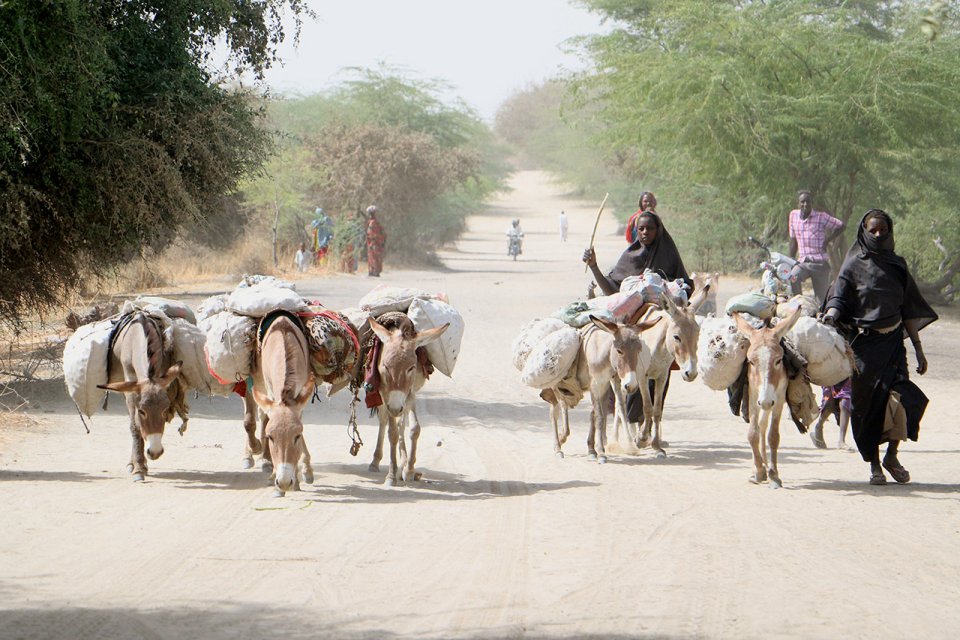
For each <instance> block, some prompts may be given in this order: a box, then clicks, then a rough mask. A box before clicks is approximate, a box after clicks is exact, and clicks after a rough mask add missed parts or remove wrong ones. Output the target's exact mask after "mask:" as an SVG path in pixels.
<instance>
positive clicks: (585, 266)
mask: <svg viewBox="0 0 960 640" xmlns="http://www.w3.org/2000/svg"><path fill="white" fill-rule="evenodd" d="M609 197H610V194H609V193H607V194H606V195H605V196H603V202H601V203H600V208H599V209H598V210H597V220H596V222H594V223H593V233H592V234H591V235H590V247H589V248H590V249H593V241H594V239H595V238H596V237H597V227H599V226H600V214H601V213H603V207H604V206H605V205H606V204H607V198H609ZM589 268H590V267H589V265H586V264H585V265H583V272H584V273H586V272H587V269H589Z"/></svg>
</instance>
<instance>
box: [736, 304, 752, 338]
mask: <svg viewBox="0 0 960 640" xmlns="http://www.w3.org/2000/svg"><path fill="white" fill-rule="evenodd" d="M733 321H734V322H736V323H737V331H739V332H740V333H742V334H743V336H744V337H745V338H747V339H749V338H750V336H752V335H753V334H754V333H755V332H756V329H754V328H753V326H751V325H750V323H749V322H747V321H746V320H745V319H744V318H743V317H742V316H741V315H740V313H739V312H737V311H734V312H733Z"/></svg>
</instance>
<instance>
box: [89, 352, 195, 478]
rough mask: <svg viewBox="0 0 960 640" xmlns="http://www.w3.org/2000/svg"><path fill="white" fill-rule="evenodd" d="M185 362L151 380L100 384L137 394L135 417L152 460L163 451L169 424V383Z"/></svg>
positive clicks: (114, 389)
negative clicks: (165, 430) (164, 429)
mask: <svg viewBox="0 0 960 640" xmlns="http://www.w3.org/2000/svg"><path fill="white" fill-rule="evenodd" d="M182 364H183V363H182V362H177V363H176V364H174V365H173V366H172V367H170V368H169V369H167V371H166V372H165V373H164V374H163V375H162V376H157V377H153V378H150V379H149V380H124V381H123V382H111V383H109V384H100V385H97V387H99V388H100V389H107V390H108V391H116V392H118V393H133V394H136V396H135V397H136V406H137V411H136V413H135V414H134V416H133V419H134V423H135V424H136V425H137V428H138V429H139V430H140V437H141V438H143V441H144V443H145V445H146V453H147V456H149V458H150V459H151V460H156V459H157V458H159V457H160V456H162V455H163V428H164V427H165V426H166V424H167V418H168V417H169V413H170V396H169V395H168V394H167V387H169V386H170V385H171V384H172V383H173V381H174V380H176V379H177V376H178V375H180V367H181V366H182Z"/></svg>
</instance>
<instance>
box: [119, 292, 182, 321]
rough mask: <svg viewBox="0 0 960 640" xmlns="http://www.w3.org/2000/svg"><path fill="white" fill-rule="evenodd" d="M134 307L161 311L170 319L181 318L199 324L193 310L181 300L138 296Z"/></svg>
mask: <svg viewBox="0 0 960 640" xmlns="http://www.w3.org/2000/svg"><path fill="white" fill-rule="evenodd" d="M133 305H134V307H135V308H137V309H143V310H144V311H155V310H160V311H161V312H162V313H163V315H165V316H167V317H168V318H181V319H183V320H186V321H187V322H189V323H190V324H197V317H196V316H195V315H194V313H193V310H192V309H191V308H190V307H189V306H188V305H186V304H184V303H183V302H180V301H179V300H171V299H170V298H161V297H159V296H137V298H136V299H135V300H134V301H133Z"/></svg>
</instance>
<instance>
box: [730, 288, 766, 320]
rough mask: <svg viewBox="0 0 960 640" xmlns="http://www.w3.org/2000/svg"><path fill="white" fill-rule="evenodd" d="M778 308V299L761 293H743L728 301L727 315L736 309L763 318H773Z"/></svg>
mask: <svg viewBox="0 0 960 640" xmlns="http://www.w3.org/2000/svg"><path fill="white" fill-rule="evenodd" d="M776 310H777V301H776V300H774V299H773V298H768V297H767V296H765V295H763V294H761V293H742V294H740V295H738V296H733V297H732V298H730V299H729V300H728V301H727V306H726V312H727V315H730V314H731V313H733V312H735V311H739V312H740V313H749V314H750V315H754V316H756V317H758V318H760V319H762V320H766V319H767V318H772V317H773V314H774V313H775V312H776Z"/></svg>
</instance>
